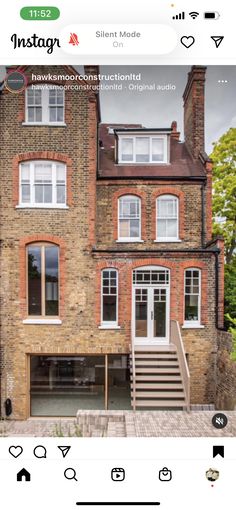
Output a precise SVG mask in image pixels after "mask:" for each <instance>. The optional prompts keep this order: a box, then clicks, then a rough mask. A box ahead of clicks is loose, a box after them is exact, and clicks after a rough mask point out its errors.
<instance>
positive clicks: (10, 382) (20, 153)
mask: <svg viewBox="0 0 236 510" xmlns="http://www.w3.org/2000/svg"><path fill="white" fill-rule="evenodd" d="M23 71H24V72H25V73H26V74H27V75H28V78H29V83H30V79H31V78H30V77H31V75H32V73H35V74H40V73H41V74H43V73H47V72H52V73H54V74H55V73H58V74H62V73H63V72H64V73H65V72H68V73H75V72H76V71H74V70H73V69H72V68H70V67H69V66H65V67H64V66H58V67H56V66H50V67H46V66H38V67H37V66H35V67H34V66H30V67H24V68H23ZM90 71H91V72H94V68H93V67H92V68H90ZM88 72H89V68H88ZM203 74H204V73H203V70H202V69H199V71H198V72H196V71H194V72H193V73H192V74H191V75H190V78H189V82H188V86H187V88H186V92H185V126H186V132H185V134H186V147H185V146H184V147H182V145H184V144H180V143H179V132H178V131H177V125H176V123H175V122H173V123H172V127H171V128H170V130H169V132H168V134H167V136H169V137H170V144H171V158H173V157H174V158H177V159H178V158H179V159H178V160H177V161H175V160H174V161H173V160H171V161H170V164H168V165H165V166H162V167H161V166H158V165H150V168H151V170H149V167H148V166H146V167H145V172H144V174H143V175H141V174H140V172H142V171H143V170H142V168H141V165H140V166H139V167H138V168H137V167H132V165H130V166H129V167H128V168H126V167H125V168H120V167H119V165H117V164H116V162H115V161H114V160H113V161H112V162H111V161H110V160H109V164H111V173H110V174H109V175H108V172H109V171H110V167H109V168H108V169H107V173H106V176H105V177H102V175H101V174H102V171H103V170H104V168H101V167H100V166H99V165H100V163H99V161H100V159H99V158H98V152H99V147H98V146H97V135H98V132H99V122H100V118H99V104H98V103H99V97H98V95H97V94H95V93H93V92H91V91H90V92H89V93H88V92H87V91H83V90H80V91H72V90H66V91H65V125H61V126H56V127H55V126H49V125H40V126H38V125H37V126H36V125H35V126H32V125H27V126H26V125H24V123H25V94H24V93H23V94H19V95H18V94H10V93H8V92H7V91H4V92H3V94H2V95H1V97H0V108H1V119H2V122H1V125H2V127H3V130H2V132H3V139H2V158H1V161H0V165H1V193H2V196H1V200H2V254H1V257H2V260H1V262H2V264H1V270H2V289H1V292H2V296H1V299H2V310H1V313H2V316H1V320H2V338H3V341H2V351H1V355H2V359H1V368H2V370H1V378H2V385H1V387H2V412H3V413H4V407H3V403H4V400H5V399H6V398H11V400H12V404H13V415H12V417H13V418H15V419H25V418H27V417H28V416H29V414H30V410H29V398H28V396H29V379H30V374H29V370H28V368H27V367H28V366H29V357H30V356H31V355H34V354H39V355H40V356H43V355H45V356H46V355H53V356H57V355H61V356H62V355H64V356H66V355H68V354H70V355H74V356H75V355H77V356H80V355H99V354H101V353H105V354H116V353H123V354H127V355H128V354H129V353H130V346H131V343H132V336H131V333H132V274H133V270H134V269H136V268H139V267H142V266H160V267H163V268H167V269H169V271H170V287H169V288H170V317H169V320H176V321H178V322H179V324H180V327H181V334H182V337H183V343H184V348H185V352H186V354H188V360H189V368H190V375H191V402H192V403H198V404H204V403H207V404H209V403H212V402H214V397H215V379H214V377H215V368H216V365H215V360H216V354H217V342H216V337H217V335H216V332H217V328H216V323H217V325H218V327H222V326H223V313H224V311H223V299H224V287H223V282H224V272H223V266H224V252H223V242H222V241H221V240H219V241H218V242H217V246H216V248H218V250H217V252H216V251H215V245H213V244H210V242H211V241H212V231H211V229H212V226H211V224H212V217H211V215H212V210H211V209H212V205H211V194H212V190H211V162H210V161H208V160H207V161H205V159H204V157H202V159H200V151H202V150H203V148H204V147H203V138H202V137H203V131H202V129H203V128H204V108H203V106H204V89H203V86H204V76H203ZM57 84H58V82H57ZM199 108H200V110H199V111H198V109H199ZM9 118H10V119H11V121H12V122H11V123H9V122H8V119H9ZM196 123H197V126H198V124H199V129H195V128H196ZM194 126H195V127H194ZM106 132H107V128H106ZM10 140H14V144H12V143H10ZM109 144H110V140H109ZM110 145H111V144H110ZM105 149H106V147H105ZM109 149H111V147H110V146H109ZM102 150H103V149H101V152H102ZM179 151H180V152H179ZM105 152H106V150H103V155H104V154H105ZM111 153H112V154H113V157H114V150H113V149H112V152H111ZM111 153H109V157H110V154H111ZM182 155H184V158H185V160H184V163H183V158H182ZM198 156H199V157H198ZM39 159H42V160H52V161H60V162H63V163H65V164H66V167H67V183H66V185H67V206H68V207H67V208H66V209H64V210H63V209H59V208H58V209H53V207H51V208H48V209H46V208H45V209H43V208H42V209H40V208H33V207H32V208H27V207H24V208H18V207H17V205H19V165H20V163H21V162H22V161H29V160H39ZM108 159H109V158H108ZM112 165H113V166H112ZM118 167H119V168H118ZM140 169H141V170H140ZM113 170H114V175H113V173H112V172H113ZM115 172H119V175H118V176H117V175H116V176H115ZM122 172H123V174H122ZM128 172H133V175H132V176H131V177H130V178H129V176H128V175H129V174H128ZM149 172H150V173H149ZM155 172H156V173H155ZM171 172H172V173H171ZM114 177H116V178H114ZM163 194H168V195H169V194H170V195H174V196H176V197H178V200H179V238H180V239H179V242H160V243H159V242H158V243H156V242H155V240H156V201H157V198H158V197H159V196H161V195H163ZM123 195H134V196H137V197H139V198H140V200H141V240H142V241H143V242H141V243H132V242H125V243H119V242H117V240H118V200H119V198H120V197H121V196H123ZM35 242H47V243H52V244H55V245H57V246H59V250H60V260H59V266H60V276H59V286H60V289H59V294H60V313H59V317H58V318H59V319H60V320H61V324H58V325H54V324H42V325H39V324H36V323H35V324H25V323H24V322H23V320H24V319H26V318H27V299H26V297H27V290H26V247H27V245H28V244H31V243H35ZM207 243H208V244H207ZM217 257H218V259H219V260H218V262H219V265H218V269H219V273H218V275H217V274H216V258H217ZM104 268H116V269H117V270H118V275H119V279H118V282H119V283H118V326H119V329H118V328H117V329H114V330H112V331H111V330H109V329H107V330H106V329H102V328H99V326H101V271H102V269H104ZM187 268H199V269H200V270H201V324H199V326H200V327H196V328H195V329H194V328H192V329H191V328H189V329H188V328H184V327H183V328H182V326H183V325H184V274H185V270H186V269H187ZM217 278H218V279H217ZM217 292H218V294H217Z"/></svg>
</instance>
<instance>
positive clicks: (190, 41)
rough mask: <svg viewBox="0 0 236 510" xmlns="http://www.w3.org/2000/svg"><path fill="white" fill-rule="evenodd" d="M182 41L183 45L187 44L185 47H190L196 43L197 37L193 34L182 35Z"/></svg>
mask: <svg viewBox="0 0 236 510" xmlns="http://www.w3.org/2000/svg"><path fill="white" fill-rule="evenodd" d="M180 42H181V44H183V46H185V48H190V46H192V44H194V43H195V39H194V37H193V36H192V35H189V36H187V35H184V36H183V37H181V39H180Z"/></svg>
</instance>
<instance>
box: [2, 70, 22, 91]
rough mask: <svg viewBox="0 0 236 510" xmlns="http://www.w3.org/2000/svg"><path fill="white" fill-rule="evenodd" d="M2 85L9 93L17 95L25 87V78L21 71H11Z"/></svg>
mask: <svg viewBox="0 0 236 510" xmlns="http://www.w3.org/2000/svg"><path fill="white" fill-rule="evenodd" d="M4 84H5V87H6V88H7V90H9V92H13V94H19V93H20V92H23V90H25V88H26V87H27V78H26V76H25V75H24V73H22V72H21V71H13V72H10V73H9V74H7V76H6V78H5V80H4Z"/></svg>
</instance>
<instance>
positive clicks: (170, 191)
mask: <svg viewBox="0 0 236 510" xmlns="http://www.w3.org/2000/svg"><path fill="white" fill-rule="evenodd" d="M162 195H173V196H174V197H177V198H178V199H179V238H180V240H181V241H182V240H183V239H184V237H185V203H184V199H185V196H184V192H183V191H181V190H179V189H176V188H175V187H174V186H163V187H161V188H159V189H156V190H155V191H153V193H152V239H156V210H157V209H156V208H157V198H159V197H161V196H162Z"/></svg>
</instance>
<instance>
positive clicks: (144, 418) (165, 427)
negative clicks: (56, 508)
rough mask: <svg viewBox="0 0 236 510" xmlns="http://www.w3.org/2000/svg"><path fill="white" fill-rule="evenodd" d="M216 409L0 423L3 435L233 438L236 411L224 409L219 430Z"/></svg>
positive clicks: (113, 413) (92, 413) (111, 413)
mask: <svg viewBox="0 0 236 510" xmlns="http://www.w3.org/2000/svg"><path fill="white" fill-rule="evenodd" d="M214 414H215V411H191V412H190V413H186V412H182V411H146V412H143V411H137V412H136V413H134V412H133V411H107V412H104V411H79V412H78V414H77V419H72V418H71V419H69V418H63V419H60V418H54V419H47V418H45V419H42V418H41V419H35V418H31V419H29V420H27V421H11V420H4V421H2V422H0V437H1V436H2V437H3V436H5V437H6V436H32V437H39V436H44V437H45V436H51V437H60V436H61V437H63V436H64V437H66V436H82V437H204V436H209V437H232V436H234V437H236V411H229V412H227V411H225V414H226V415H227V417H228V425H227V427H225V428H224V429H221V430H218V429H215V428H214V427H213V426H212V423H211V420H212V416H213V415H214Z"/></svg>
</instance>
